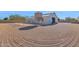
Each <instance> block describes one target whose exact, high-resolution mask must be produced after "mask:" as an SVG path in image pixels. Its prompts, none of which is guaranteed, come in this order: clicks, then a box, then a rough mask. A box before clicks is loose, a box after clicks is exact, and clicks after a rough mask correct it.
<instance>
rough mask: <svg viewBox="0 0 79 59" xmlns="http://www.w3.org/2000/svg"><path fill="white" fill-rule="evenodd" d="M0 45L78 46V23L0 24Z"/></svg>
mask: <svg viewBox="0 0 79 59" xmlns="http://www.w3.org/2000/svg"><path fill="white" fill-rule="evenodd" d="M0 46H1V47H79V24H70V23H59V24H56V25H50V26H34V25H32V24H21V23H1V24H0Z"/></svg>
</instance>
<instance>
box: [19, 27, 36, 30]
mask: <svg viewBox="0 0 79 59" xmlns="http://www.w3.org/2000/svg"><path fill="white" fill-rule="evenodd" d="M36 27H37V26H27V27H22V28H19V30H31V29H33V28H36Z"/></svg>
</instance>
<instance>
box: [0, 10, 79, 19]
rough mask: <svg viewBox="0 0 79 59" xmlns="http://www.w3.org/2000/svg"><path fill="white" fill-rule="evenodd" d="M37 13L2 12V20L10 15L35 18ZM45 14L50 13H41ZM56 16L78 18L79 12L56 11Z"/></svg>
mask: <svg viewBox="0 0 79 59" xmlns="http://www.w3.org/2000/svg"><path fill="white" fill-rule="evenodd" d="M35 12H36V11H0V19H2V18H4V17H8V16H10V15H15V14H18V15H21V16H29V17H30V16H33V15H34V13H35ZM41 12H42V13H43V14H45V13H47V12H48V11H41ZM55 12H56V15H57V16H58V17H59V18H61V19H64V18H65V17H75V18H76V17H78V16H79V11H55Z"/></svg>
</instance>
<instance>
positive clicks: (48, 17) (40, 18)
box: [29, 12, 59, 25]
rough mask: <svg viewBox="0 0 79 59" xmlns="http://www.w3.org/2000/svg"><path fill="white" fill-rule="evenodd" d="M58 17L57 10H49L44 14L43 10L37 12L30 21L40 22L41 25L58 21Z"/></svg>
mask: <svg viewBox="0 0 79 59" xmlns="http://www.w3.org/2000/svg"><path fill="white" fill-rule="evenodd" d="M58 19H59V18H58V17H57V16H56V13H55V12H49V13H46V14H42V13H41V12H36V13H35V14H34V16H32V17H31V18H30V19H29V22H30V23H33V24H40V25H49V24H55V23H58Z"/></svg>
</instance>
